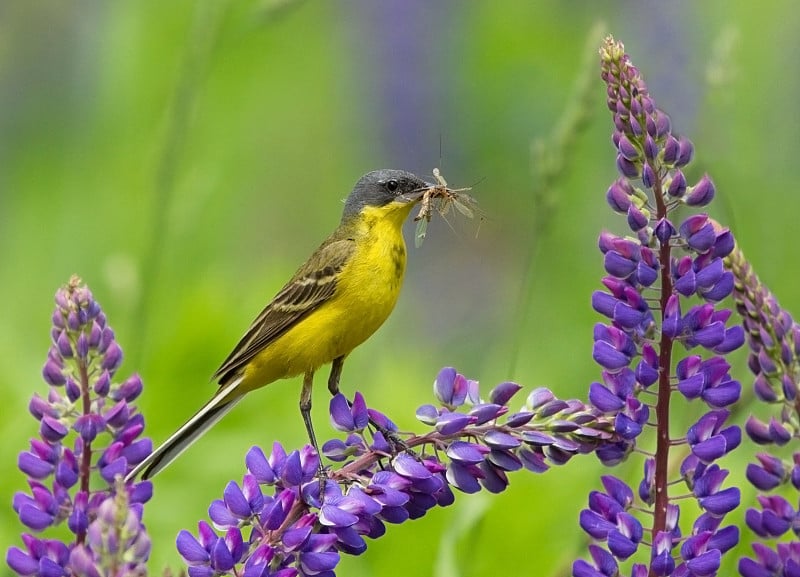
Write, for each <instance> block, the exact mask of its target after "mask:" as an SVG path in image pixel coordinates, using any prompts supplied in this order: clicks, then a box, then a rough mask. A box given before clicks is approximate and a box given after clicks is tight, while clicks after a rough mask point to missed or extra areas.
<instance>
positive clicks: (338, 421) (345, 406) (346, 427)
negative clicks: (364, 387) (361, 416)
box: [330, 393, 356, 433]
mask: <svg viewBox="0 0 800 577" xmlns="http://www.w3.org/2000/svg"><path fill="white" fill-rule="evenodd" d="M330 415H331V424H332V425H333V427H334V428H335V429H337V430H339V431H343V432H345V433H349V432H351V431H355V430H356V429H355V422H354V421H353V415H352V413H351V412H350V405H349V403H348V402H347V398H345V396H344V395H343V394H342V393H338V394H337V395H335V396H334V397H333V398H332V399H331V403H330Z"/></svg>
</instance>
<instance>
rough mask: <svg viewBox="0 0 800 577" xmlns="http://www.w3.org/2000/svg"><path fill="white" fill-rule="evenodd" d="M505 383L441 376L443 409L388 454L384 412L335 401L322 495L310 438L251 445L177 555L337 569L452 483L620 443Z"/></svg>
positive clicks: (575, 406)
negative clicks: (295, 445)
mask: <svg viewBox="0 0 800 577" xmlns="http://www.w3.org/2000/svg"><path fill="white" fill-rule="evenodd" d="M520 389H521V387H520V386H519V385H517V384H516V383H510V382H508V383H502V384H500V385H498V386H497V387H495V388H494V389H493V390H492V391H491V392H490V393H489V397H488V398H487V399H485V400H484V399H482V398H481V396H480V391H479V388H478V383H477V382H476V381H472V380H469V379H467V378H466V377H464V376H463V375H461V374H459V373H457V372H456V370H455V369H452V368H445V369H443V370H442V371H441V372H440V373H439V375H438V376H437V378H436V381H435V382H434V393H435V396H436V398H437V399H438V401H439V406H434V405H423V406H422V407H420V408H419V410H418V411H417V417H418V418H419V420H420V421H422V422H423V423H425V424H426V425H428V426H430V427H431V431H430V432H428V433H427V434H423V435H411V436H404V437H403V441H404V444H405V446H406V447H407V450H406V451H403V452H400V453H397V454H392V452H391V447H390V444H389V443H388V442H387V440H386V439H385V438H384V436H383V434H382V433H380V432H377V431H376V432H374V433H372V432H370V431H369V429H368V423H369V421H370V419H371V420H372V422H373V423H377V424H378V425H379V426H380V428H382V429H384V430H386V431H389V432H391V433H392V434H395V435H400V433H399V432H398V431H397V427H396V426H395V425H394V423H392V421H391V420H389V419H388V418H387V417H386V416H385V415H383V414H382V413H380V412H378V411H376V410H374V409H371V408H368V406H367V404H366V402H365V400H364V398H363V396H362V395H361V394H360V393H356V395H355V397H354V399H353V402H352V403H349V402H348V401H347V399H345V397H344V396H342V395H341V394H340V395H337V396H336V397H334V398H333V399H332V401H331V405H330V414H331V421H332V424H333V426H334V428H336V429H338V430H339V431H342V432H343V433H345V434H346V438H345V439H344V440H341V439H333V440H330V441H328V442H327V443H325V444H324V445H323V453H324V454H325V456H327V457H328V458H329V459H330V460H331V461H333V462H335V463H337V467H336V468H335V469H333V470H331V471H330V472H329V478H328V479H327V481H326V482H325V484H324V489H323V490H324V495H320V484H319V483H318V482H317V480H316V479H315V473H316V472H317V470H318V458H317V455H316V453H315V452H314V450H313V448H312V447H311V446H309V445H307V446H305V447H303V448H302V449H301V450H299V451H292V452H287V451H286V450H285V449H284V448H283V446H282V445H280V444H279V443H275V444H274V445H273V447H272V451H271V452H270V454H269V455H266V454H265V453H264V452H263V451H262V450H261V449H260V448H258V447H253V448H252V449H251V450H250V451H249V452H248V454H247V457H246V459H245V462H246V465H247V473H246V474H245V475H244V477H243V479H242V482H241V483H234V482H231V483H229V484H228V486H227V487H226V488H225V490H224V492H223V498H222V499H220V500H218V501H215V502H214V503H212V504H211V507H210V508H209V510H208V514H209V517H210V518H211V522H212V524H213V527H214V528H215V529H216V531H215V530H214V528H212V526H211V525H209V524H208V523H206V522H205V521H201V522H200V523H199V525H198V530H197V534H196V536H195V535H192V534H191V533H189V532H188V531H182V532H181V534H180V535H179V536H178V541H177V545H178V551H179V552H180V553H181V555H182V556H183V558H184V559H185V560H186V562H187V564H188V565H189V575H190V576H192V577H211V576H212V575H222V574H227V575H233V574H236V575H245V576H246V577H266V576H280V577H286V576H289V575H332V574H333V570H334V568H335V567H336V565H337V563H338V562H339V555H340V553H347V554H351V555H359V554H361V553H363V552H364V550H365V549H366V547H367V543H366V541H365V538H372V539H375V538H378V537H380V536H382V535H383V534H384V533H385V532H386V524H387V523H388V524H396V523H403V522H405V521H408V520H410V519H417V518H419V517H422V516H423V515H425V513H426V512H427V511H428V510H429V509H431V508H432V507H436V506H447V505H450V504H451V503H453V501H454V498H455V496H454V493H453V489H457V490H459V491H462V492H465V493H474V492H476V491H479V490H480V489H481V488H484V489H486V490H487V491H489V492H492V493H498V492H500V491H503V490H504V489H505V488H506V487H507V486H508V483H509V479H508V473H510V472H512V471H517V470H520V469H527V470H529V471H533V472H537V473H538V472H543V471H545V470H547V469H548V468H549V467H550V466H551V465H553V464H563V463H565V462H567V461H568V460H569V459H570V458H571V457H572V456H574V455H577V454H582V453H590V452H592V451H593V450H594V449H596V448H597V446H598V445H600V444H601V443H603V442H606V441H609V440H613V439H614V435H613V433H612V432H611V426H612V423H611V421H609V420H607V419H605V418H603V417H602V416H601V415H600V414H599V413H598V411H596V410H594V409H593V408H591V407H588V406H587V405H585V404H583V403H581V402H579V401H563V400H559V399H557V398H556V397H555V396H554V395H553V393H551V392H550V391H549V390H547V389H537V390H535V391H533V392H532V393H530V394H529V395H528V397H527V400H526V401H525V404H524V405H523V406H522V408H521V409H520V410H518V411H514V412H511V411H510V410H509V403H510V402H511V401H512V399H513V398H514V396H515V395H516V394H517V393H518V392H519V391H520Z"/></svg>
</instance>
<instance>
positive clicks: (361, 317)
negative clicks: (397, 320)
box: [245, 220, 406, 388]
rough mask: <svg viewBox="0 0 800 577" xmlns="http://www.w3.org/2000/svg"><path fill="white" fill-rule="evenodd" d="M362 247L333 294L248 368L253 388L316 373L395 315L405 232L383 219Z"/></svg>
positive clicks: (363, 242) (404, 253)
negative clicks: (310, 372) (403, 234)
mask: <svg viewBox="0 0 800 577" xmlns="http://www.w3.org/2000/svg"><path fill="white" fill-rule="evenodd" d="M384 227H385V228H384ZM358 246H359V248H358V249H357V250H358V251H359V252H358V253H357V254H355V255H354V257H353V258H352V259H351V260H350V262H349V263H348V264H347V265H345V267H344V269H343V270H342V271H341V274H340V275H339V280H338V281H337V287H336V293H335V294H334V296H333V297H331V299H330V300H329V301H327V302H325V303H324V304H322V305H321V306H320V307H319V308H318V309H316V311H314V312H312V313H310V314H309V315H308V316H307V317H306V318H305V319H303V320H302V321H300V322H299V323H298V324H297V325H295V326H294V327H292V328H291V329H290V330H288V331H287V332H286V333H285V334H284V335H282V336H281V337H280V338H278V339H277V340H276V341H275V342H273V343H272V344H270V345H269V346H267V347H266V348H265V349H264V350H263V351H261V352H260V353H259V354H258V355H257V356H256V357H255V358H254V359H253V361H252V362H251V363H250V364H249V365H248V367H247V368H246V369H245V381H247V382H248V385H249V387H248V388H256V387H259V386H262V385H264V384H267V383H270V382H272V381H275V380H278V379H283V378H287V377H293V376H296V375H300V374H303V373H306V372H308V371H315V370H317V369H318V368H319V367H320V366H322V365H324V364H326V363H329V362H331V361H332V360H333V359H335V358H338V357H341V356H345V355H348V354H349V353H350V352H351V351H352V350H353V349H354V348H356V347H357V346H358V345H360V344H361V343H363V342H364V341H365V340H366V339H368V338H369V337H370V336H371V335H372V334H373V333H374V332H375V331H376V330H377V329H378V328H379V327H380V326H381V325H382V324H383V322H384V321H385V320H386V319H387V317H388V316H389V314H391V312H392V309H394V306H395V303H396V302H397V297H398V295H399V294H400V287H401V285H402V282H403V275H404V272H405V263H406V249H405V243H404V242H403V237H402V233H401V230H400V228H399V227H397V226H393V223H391V222H386V223H384V222H382V221H380V220H378V221H377V222H376V223H374V224H373V226H372V227H370V229H369V231H368V234H367V238H366V239H364V241H362V242H359V243H358Z"/></svg>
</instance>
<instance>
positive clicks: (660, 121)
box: [573, 37, 744, 576]
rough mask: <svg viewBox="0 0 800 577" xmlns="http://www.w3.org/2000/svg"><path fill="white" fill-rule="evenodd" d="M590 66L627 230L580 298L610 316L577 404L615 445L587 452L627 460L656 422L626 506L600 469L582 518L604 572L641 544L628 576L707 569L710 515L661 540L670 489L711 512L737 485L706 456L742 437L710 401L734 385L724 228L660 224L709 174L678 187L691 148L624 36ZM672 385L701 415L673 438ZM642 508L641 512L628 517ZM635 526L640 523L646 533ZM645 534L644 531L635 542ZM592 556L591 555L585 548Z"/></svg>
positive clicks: (701, 199)
mask: <svg viewBox="0 0 800 577" xmlns="http://www.w3.org/2000/svg"><path fill="white" fill-rule="evenodd" d="M600 61H601V77H602V78H603V80H604V81H605V82H606V94H607V104H608V108H609V110H610V111H611V113H612V116H613V122H614V128H615V130H614V133H613V135H612V142H613V143H614V145H615V147H616V149H617V169H618V171H619V173H620V178H618V179H617V180H616V181H615V182H614V183H613V184H612V185H611V187H610V188H609V189H608V190H607V192H606V200H607V201H608V204H609V206H610V207H611V208H612V209H613V210H614V211H615V212H617V213H621V214H625V216H626V224H627V226H628V228H629V229H630V231H631V232H632V233H634V235H633V236H626V237H621V236H616V235H613V234H611V233H607V232H604V233H602V234H601V237H600V249H601V252H602V253H603V258H604V265H605V270H606V273H607V275H608V276H606V277H605V278H604V279H603V281H602V282H603V285H604V290H601V291H597V292H595V294H594V295H593V296H592V305H593V307H594V309H595V310H596V311H597V312H599V313H601V314H602V315H604V316H605V317H606V318H607V319H608V321H607V322H608V323H609V324H598V325H595V328H594V339H595V343H594V348H593V357H594V360H595V361H596V362H597V363H598V364H599V365H600V366H601V367H602V369H603V371H602V382H595V383H593V384H592V385H591V387H590V389H589V400H590V402H591V403H592V404H593V405H594V407H595V409H596V410H598V411H600V412H602V413H603V414H605V415H606V416H607V417H608V418H610V419H611V418H613V420H614V432H615V433H616V434H617V437H618V440H617V441H616V442H614V443H609V444H606V445H604V446H603V447H599V448H598V450H597V451H596V454H597V456H598V457H599V458H600V459H601V461H603V462H604V463H605V464H607V465H613V464H616V463H618V462H620V461H621V460H624V459H626V458H628V457H629V456H630V455H631V454H633V452H634V449H635V448H636V447H637V445H638V444H639V443H640V442H641V441H640V434H641V432H642V431H643V430H644V426H645V425H646V424H648V423H650V424H653V425H654V426H655V430H656V443H655V448H648V450H647V452H648V453H650V454H652V455H653V457H651V458H648V459H647V460H646V461H645V467H644V473H645V474H644V479H643V480H642V481H641V482H640V483H639V487H638V492H637V498H638V502H637V503H635V506H633V505H634V503H633V501H634V499H635V497H634V492H633V491H632V490H630V489H628V488H627V486H625V488H624V490H623V489H621V488H620V485H623V483H622V481H621V480H615V481H614V483H613V485H611V486H610V485H609V482H608V481H607V479H609V478H608V477H606V478H604V485H605V488H606V491H607V492H608V494H606V493H598V492H594V493H593V494H592V495H590V497H589V508H588V509H586V510H584V512H583V513H582V514H581V526H582V527H583V528H584V529H585V530H586V531H587V533H588V534H589V535H590V536H591V537H592V538H593V539H594V540H595V541H598V542H601V543H604V546H605V550H606V551H607V552H608V553H609V554H610V556H611V557H612V558H613V559H614V560H615V564H614V565H613V570H614V571H616V570H617V565H618V564H621V563H622V562H623V561H625V560H626V559H628V558H629V557H630V556H631V555H633V554H634V553H635V551H636V550H637V549H638V548H639V547H641V546H642V544H643V543H647V544H648V545H647V546H648V547H650V548H651V554H650V562H649V566H647V567H644V566H642V565H632V566H631V574H644V573H649V574H650V575H671V574H673V572H675V574H680V575H693V574H701V575H710V574H713V573H714V572H715V571H716V570H717V568H718V567H719V564H720V559H721V555H722V553H724V551H725V550H727V549H729V548H730V547H731V546H732V545H731V543H730V541H731V535H730V532H729V531H728V532H726V533H724V534H722V533H721V532H720V531H719V530H718V527H719V523H717V524H715V525H713V526H712V525H707V524H706V525H703V527H702V531H701V530H700V529H698V530H697V531H698V532H697V533H696V534H694V535H693V536H692V537H691V539H690V540H687V541H685V542H684V543H683V546H681V547H679V546H678V545H679V544H680V540H679V539H678V538H677V537H678V536H679V533H678V534H677V535H674V534H673V532H675V531H677V524H676V520H677V517H678V515H679V514H680V509H679V502H677V501H673V500H671V499H670V493H672V492H674V489H672V490H671V489H670V488H671V487H672V486H673V485H674V484H676V483H678V482H680V481H683V482H684V483H685V484H686V486H687V489H689V492H690V494H692V495H693V496H694V497H695V499H696V503H697V505H699V507H700V508H701V509H702V510H704V511H706V512H707V514H709V515H713V516H714V517H715V518H716V519H720V520H721V518H722V517H723V516H724V515H725V514H727V513H728V512H730V511H731V510H732V509H733V508H735V507H736V506H737V505H738V503H739V491H738V489H736V488H728V489H726V488H724V487H723V481H724V479H725V477H726V474H727V471H725V470H723V469H720V468H719V466H718V465H716V464H715V461H716V460H717V459H719V458H721V457H723V456H724V455H726V454H727V453H728V452H730V451H732V450H733V449H734V448H736V446H738V444H739V442H740V438H741V433H740V430H739V428H738V427H736V426H735V425H732V426H725V420H726V417H727V414H728V413H727V411H725V410H724V409H721V408H722V407H726V406H729V405H731V404H733V403H735V402H736V401H737V400H738V399H739V395H740V389H741V385H740V384H739V382H738V381H736V380H734V379H733V378H732V377H731V376H730V374H729V373H728V370H729V368H730V365H729V363H727V362H726V361H725V359H724V355H726V354H727V353H729V352H730V351H732V350H735V349H736V348H738V347H739V346H741V345H742V343H743V342H744V333H743V331H742V330H741V328H739V327H737V326H732V327H729V326H728V325H727V321H728V320H729V317H730V314H731V312H730V311H729V310H726V309H724V308H721V307H720V306H719V304H718V303H719V302H720V301H721V300H723V299H724V298H725V297H727V296H728V295H729V294H730V293H731V290H732V289H733V285H734V283H733V278H732V275H731V274H730V273H728V272H726V271H725V270H724V266H723V262H722V258H724V257H725V256H727V254H728V253H729V252H730V250H731V249H732V244H731V239H732V236H731V234H730V231H728V230H726V229H724V228H722V227H720V226H718V225H717V224H716V223H714V222H713V221H712V220H711V219H710V218H709V217H708V215H706V214H702V213H697V214H690V215H689V216H687V217H686V218H685V219H684V220H683V222H677V223H673V222H672V219H673V218H674V217H675V215H674V211H675V208H676V207H677V206H679V205H683V206H685V207H689V208H696V207H703V206H706V205H707V204H708V203H710V202H711V201H712V200H713V198H714V195H715V192H716V191H715V188H714V185H713V183H712V181H711V179H710V178H709V177H708V176H704V177H703V178H701V180H700V181H699V182H698V183H697V184H696V185H693V186H692V185H689V184H688V183H687V181H686V177H685V175H684V172H683V170H682V168H683V167H685V166H686V165H687V164H688V163H689V162H690V161H691V158H692V154H693V146H692V145H691V143H690V142H689V141H688V140H687V139H685V138H683V137H676V136H674V135H673V134H672V132H671V123H670V120H669V117H668V116H667V115H666V114H665V113H664V112H663V111H661V110H659V109H658V108H657V107H656V104H655V101H654V100H653V98H652V96H651V95H650V93H649V91H648V89H647V85H646V84H645V82H644V80H643V79H642V76H641V75H640V73H639V71H638V70H637V69H636V68H635V67H634V66H633V65H632V64H631V62H630V59H629V58H628V55H627V54H626V53H625V49H624V47H623V46H622V44H621V43H620V42H617V41H615V40H614V39H613V38H610V37H609V38H607V39H606V41H605V42H604V44H603V46H602V48H601V50H600ZM643 263H644V264H645V266H643ZM650 287H653V288H650ZM697 297H699V298H700V299H701V302H700V303H699V304H698V303H697V300H696V299H697ZM689 298H692V299H694V300H688V299H689ZM676 345H682V346H683V348H684V349H698V348H699V349H701V353H700V354H697V353H695V354H693V355H691V356H685V358H683V359H679V358H673V357H677V356H678V354H679V350H680V349H678V348H677V347H676ZM676 361H677V362H676ZM648 389H650V390H648ZM674 392H678V393H679V394H681V395H683V397H684V399H683V402H684V403H688V402H689V401H691V400H693V399H694V400H697V401H702V402H703V403H704V404H705V405H706V406H707V407H708V408H710V409H711V411H710V412H707V413H706V414H705V415H702V416H700V418H699V420H697V422H696V424H695V425H693V427H692V428H691V429H690V430H689V431H688V433H687V434H686V435H685V437H683V438H675V437H673V436H672V435H673V434H674V432H672V431H671V429H674V424H673V423H671V415H670V409H671V406H672V405H676V406H677V403H678V402H679V401H678V400H677V399H673V398H672V397H673V393H674ZM645 393H647V394H646V395H645ZM653 393H654V394H655V403H654V404H652V405H651V404H650V403H651V402H652V400H653ZM687 444H688V445H689V449H690V450H689V451H688V452H687V451H686V449H684V451H685V452H686V454H687V456H686V457H685V458H684V461H683V465H682V466H681V477H680V478H674V476H673V475H674V474H673V473H672V472H671V470H670V467H669V464H670V451H671V450H673V449H674V448H675V447H676V446H677V445H687ZM612 488H613V490H612ZM619 495H624V496H625V497H624V499H623V500H620V497H619ZM623 501H624V502H623ZM641 510H647V511H649V512H651V513H652V516H650V517H648V516H642V518H640V513H637V511H641ZM643 521H647V522H648V523H649V526H648V527H647V528H643V527H642V522H643ZM698 522H699V521H698ZM643 534H649V535H651V536H652V538H651V539H648V540H642V539H641V536H642V535H643ZM737 535H738V534H737ZM734 541H735V540H734ZM592 557H593V558H594V559H595V560H597V559H598V555H597V549H593V550H592ZM589 567H590V566H589V565H588V564H587V563H586V562H585V561H577V562H576V563H575V564H574V565H573V575H575V576H580V575H589V574H597V575H599V574H609V575H610V574H612V573H605V572H603V571H602V570H601V571H600V572H596V573H591V572H590V569H589Z"/></svg>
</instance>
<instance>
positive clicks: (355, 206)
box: [342, 169, 433, 218]
mask: <svg viewBox="0 0 800 577" xmlns="http://www.w3.org/2000/svg"><path fill="white" fill-rule="evenodd" d="M431 186H433V185H432V184H429V183H427V182H425V181H424V180H422V179H421V178H420V177H418V176H416V175H414V174H411V173H410V172H406V171H405V170H391V169H382V170H373V171H372V172H368V173H367V174H365V175H364V176H362V177H361V178H359V179H358V182H357V183H356V185H355V186H354V187H353V192H351V193H350V196H348V197H347V200H346V201H345V203H344V214H343V215H342V218H347V217H350V216H354V215H356V214H358V213H360V212H361V211H362V210H363V208H364V207H365V206H376V207H378V206H385V205H387V204H389V203H390V202H401V203H408V202H416V201H418V200H420V199H421V198H422V194H423V193H424V192H425V190H426V189H428V188H430V187H431Z"/></svg>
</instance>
